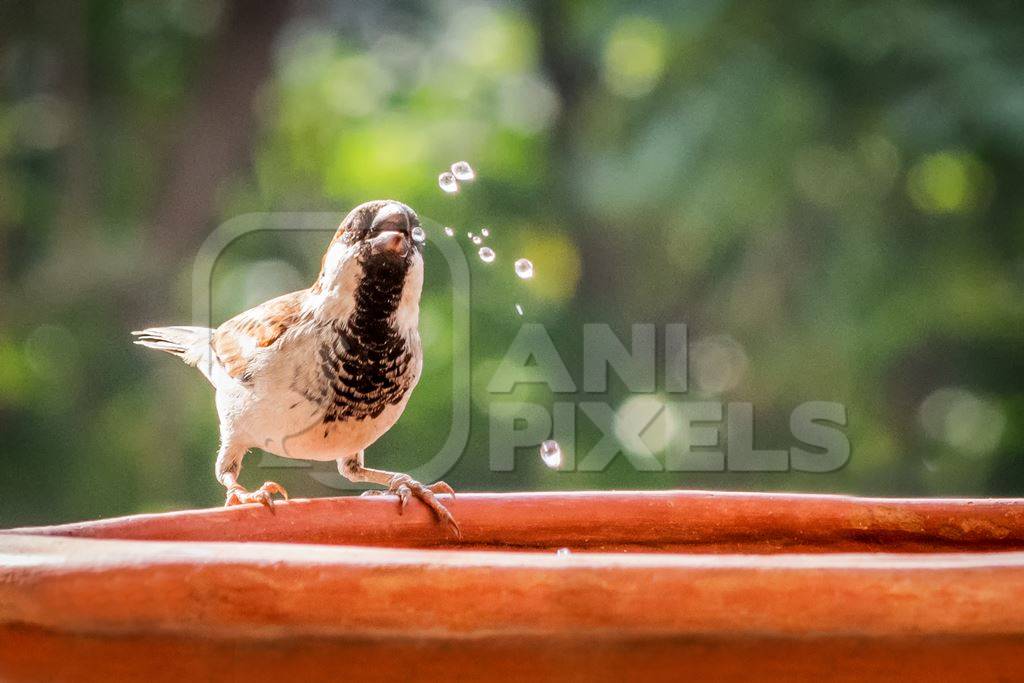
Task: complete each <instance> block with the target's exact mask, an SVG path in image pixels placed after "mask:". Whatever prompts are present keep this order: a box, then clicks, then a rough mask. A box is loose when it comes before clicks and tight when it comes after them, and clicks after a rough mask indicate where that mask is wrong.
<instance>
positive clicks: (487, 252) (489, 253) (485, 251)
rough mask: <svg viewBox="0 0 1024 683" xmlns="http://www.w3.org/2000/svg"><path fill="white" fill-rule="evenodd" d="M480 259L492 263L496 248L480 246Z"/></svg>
mask: <svg viewBox="0 0 1024 683" xmlns="http://www.w3.org/2000/svg"><path fill="white" fill-rule="evenodd" d="M477 253H479V254H480V260H481V261H483V262H484V263H491V262H492V261H493V260H494V250H493V249H491V248H490V247H480V251H479V252H477Z"/></svg>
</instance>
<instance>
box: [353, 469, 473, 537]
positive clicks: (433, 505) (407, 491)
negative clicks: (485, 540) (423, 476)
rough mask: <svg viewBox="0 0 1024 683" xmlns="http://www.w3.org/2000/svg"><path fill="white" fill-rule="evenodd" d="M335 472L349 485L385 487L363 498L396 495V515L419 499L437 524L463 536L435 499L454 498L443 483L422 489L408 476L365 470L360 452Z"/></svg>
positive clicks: (450, 488)
mask: <svg viewBox="0 0 1024 683" xmlns="http://www.w3.org/2000/svg"><path fill="white" fill-rule="evenodd" d="M338 471H339V472H340V473H341V476H343V477H345V478H346V479H348V480H349V481H355V482H371V483H374V484H380V485H381V486H385V487H387V490H386V491H377V490H374V491H366V492H364V493H363V495H383V494H385V493H389V494H394V495H397V496H398V512H399V514H401V513H402V512H403V511H404V510H405V506H406V505H408V504H409V499H410V498H412V497H416V498H419V499H420V500H421V501H423V503H424V505H426V506H427V507H428V508H430V510H431V511H432V512H433V513H434V515H436V516H437V519H438V521H440V522H441V523H443V524H444V525H445V526H447V527H448V528H449V529H451V530H452V532H453V533H454V534H455V536H456V537H458V538H462V532H461V531H460V530H459V525H458V523H457V522H456V521H455V518H454V517H452V513H450V512H449V511H448V508H446V507H445V506H444V505H442V504H441V501H439V500H438V499H437V496H436V495H435V494H439V493H447V494H448V495H450V496H451V497H452V498H453V499H454V498H455V491H454V490H453V489H452V487H451V486H449V485H448V484H446V483H444V482H443V481H439V482H436V483H434V484H430V485H429V486H425V485H423V484H421V483H420V482H418V481H416V480H415V479H413V478H412V477H410V476H409V475H408V474H402V473H401V472H388V471H386V470H375V469H372V468H370V467H365V466H364V465H363V452H362V451H360V452H359V453H357V454H356V455H353V456H350V457H348V458H342V459H340V460H338Z"/></svg>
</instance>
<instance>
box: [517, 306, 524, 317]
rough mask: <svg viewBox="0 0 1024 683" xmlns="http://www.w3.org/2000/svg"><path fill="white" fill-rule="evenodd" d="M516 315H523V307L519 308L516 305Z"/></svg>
mask: <svg viewBox="0 0 1024 683" xmlns="http://www.w3.org/2000/svg"><path fill="white" fill-rule="evenodd" d="M516 313H518V314H519V315H522V314H523V307H522V306H520V305H519V304H516Z"/></svg>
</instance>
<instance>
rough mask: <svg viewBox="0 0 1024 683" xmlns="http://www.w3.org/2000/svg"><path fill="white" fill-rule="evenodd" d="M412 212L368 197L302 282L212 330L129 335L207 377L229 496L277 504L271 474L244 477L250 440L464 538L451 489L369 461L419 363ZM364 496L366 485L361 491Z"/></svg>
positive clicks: (418, 237)
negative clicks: (450, 505) (243, 480)
mask: <svg viewBox="0 0 1024 683" xmlns="http://www.w3.org/2000/svg"><path fill="white" fill-rule="evenodd" d="M422 242H423V231H422V227H421V226H420V221H419V216H418V215H417V214H416V212H415V211H413V210H412V209H411V208H410V207H409V206H407V205H405V204H403V203H401V202H398V201H394V200H389V199H385V200H376V201H370V202H366V203H364V204H361V205H359V206H357V207H356V208H354V209H352V210H351V211H350V212H349V213H348V215H346V216H345V218H344V219H343V220H342V221H341V224H340V225H339V227H338V229H337V231H336V232H335V234H334V237H333V238H332V239H331V241H330V243H329V244H328V246H327V250H326V252H325V253H324V256H323V259H322V262H321V268H320V273H319V275H318V276H317V278H316V281H315V282H314V283H313V284H312V285H311V286H310V287H308V288H306V289H302V290H299V291H296V292H291V293H289V294H284V295H282V296H279V297H276V298H274V299H271V300H269V301H267V302H265V303H263V304H260V305H259V306H256V307H254V308H252V309H249V310H247V311H245V312H243V313H240V314H239V315H237V316H235V317H234V318H231V319H230V320H228V321H227V322H225V323H223V324H222V325H220V326H219V327H217V328H216V329H211V328H207V327H188V326H171V327H150V328H146V329H143V330H138V331H135V332H132V334H133V335H134V337H135V343H136V344H140V345H142V346H144V347H148V348H151V349H156V350H159V351H164V352H167V353H170V354H171V355H174V356H177V357H178V358H180V359H181V360H182V361H184V362H185V363H186V364H187V365H191V366H193V367H195V368H198V369H199V371H200V372H202V374H203V375H204V376H205V377H206V379H207V380H209V382H210V383H211V384H212V385H213V387H214V391H215V396H216V407H217V414H218V417H219V421H220V448H219V450H218V452H217V459H216V465H215V467H214V474H215V476H216V478H217V480H218V481H219V482H220V483H221V484H222V485H223V486H224V488H225V490H226V499H225V505H226V506H232V505H239V504H243V503H261V504H263V505H266V506H267V507H270V508H271V509H272V508H273V505H274V498H273V496H274V495H275V494H278V495H280V496H282V497H284V498H285V499H287V497H288V494H287V492H286V491H285V490H284V489H283V488H282V487H281V486H280V485H279V484H277V483H275V482H270V481H268V482H265V483H264V484H263V485H262V486H260V487H259V489H257V490H255V491H249V490H247V489H246V488H245V487H244V486H242V485H241V484H240V483H239V481H238V478H239V474H240V473H241V469H242V460H243V458H244V457H245V455H246V453H248V452H249V451H250V450H251V449H253V448H261V449H263V450H265V451H268V452H270V453H273V454H275V455H279V456H283V457H285V458H296V459H301V460H314V461H330V460H334V461H336V462H337V467H338V471H339V472H340V474H341V475H342V476H343V477H345V478H346V479H348V480H350V481H353V482H364V483H371V484H378V485H382V486H384V487H385V489H384V490H374V491H367V492H366V494H378V495H381V494H394V495H396V496H397V497H398V502H399V506H398V509H399V512H402V511H403V510H404V509H405V508H406V506H407V504H408V502H409V500H410V499H411V498H416V499H418V500H420V501H422V502H423V503H424V504H425V505H426V506H427V507H428V508H429V509H430V510H431V511H432V512H433V513H434V515H435V516H436V517H437V519H438V521H439V522H440V523H441V524H443V525H445V526H446V527H447V528H448V529H450V530H451V531H452V532H453V533H454V534H455V535H456V536H461V532H460V530H459V525H458V524H457V523H456V521H455V519H454V517H453V516H452V514H451V513H450V512H449V510H448V509H447V507H446V506H445V505H444V504H443V503H442V502H441V501H440V500H439V496H440V495H443V494H446V495H448V496H451V497H452V498H453V499H454V495H455V492H454V490H453V489H452V487H451V486H449V485H448V484H447V483H445V482H443V481H439V482H437V483H434V484H431V485H424V484H421V483H420V482H418V481H415V480H414V479H413V478H412V477H410V476H409V475H408V474H403V473H401V472H390V471H387V470H381V469H373V468H369V467H366V466H365V464H364V453H365V450H366V448H367V447H369V446H370V445H371V444H373V443H374V442H375V441H376V440H377V439H379V438H380V437H381V436H383V435H384V434H385V433H386V432H387V431H388V430H389V429H391V427H392V426H393V425H394V424H395V423H396V422H397V421H398V419H399V418H400V417H401V415H402V413H403V411H404V410H405V407H406V405H407V403H408V402H409V397H410V395H411V394H412V391H413V389H414V388H415V387H416V384H417V382H418V381H419V378H420V374H421V372H422V369H423V350H422V345H421V343H420V334H419V301H420V292H421V291H422V288H423V254H422V249H423V246H422ZM364 495H365V494H364Z"/></svg>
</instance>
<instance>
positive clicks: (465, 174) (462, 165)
mask: <svg viewBox="0 0 1024 683" xmlns="http://www.w3.org/2000/svg"><path fill="white" fill-rule="evenodd" d="M452 175H454V176H455V177H456V178H458V179H459V180H472V179H473V178H475V177H476V173H474V172H473V167H472V166H470V165H469V162H468V161H456V162H455V163H454V164H452Z"/></svg>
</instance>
